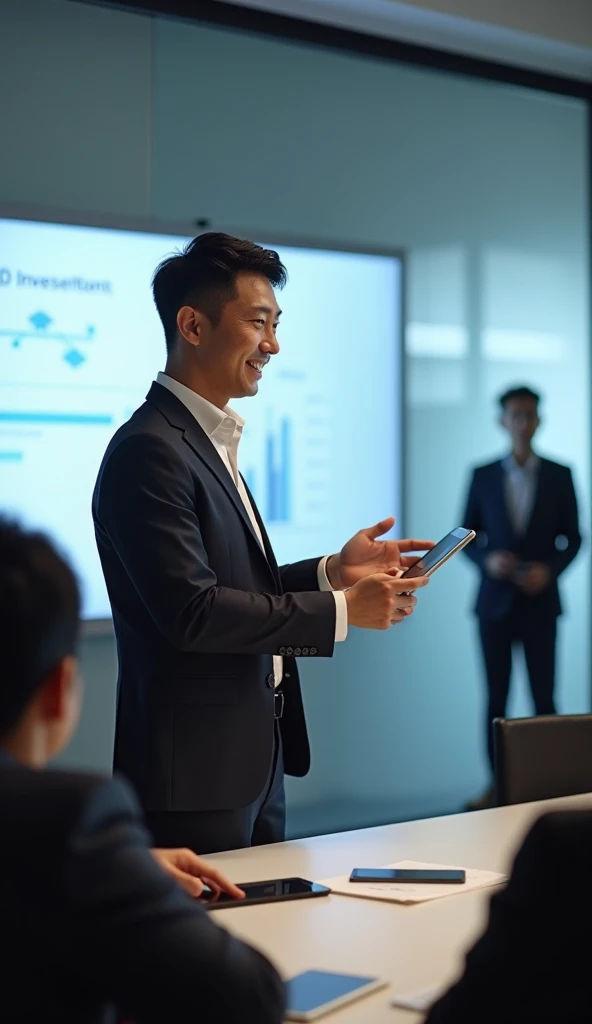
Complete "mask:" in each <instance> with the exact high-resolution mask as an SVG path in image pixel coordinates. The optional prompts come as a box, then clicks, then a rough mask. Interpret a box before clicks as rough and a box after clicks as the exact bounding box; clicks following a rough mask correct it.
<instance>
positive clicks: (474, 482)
mask: <svg viewBox="0 0 592 1024" xmlns="http://www.w3.org/2000/svg"><path fill="white" fill-rule="evenodd" d="M479 489H480V488H479V474H478V472H475V473H473V476H472V478H471V483H470V486H469V493H468V496H467V501H466V505H465V512H464V515H463V520H462V524H463V526H464V528H465V530H474V531H475V533H476V534H477V537H476V539H475V540H474V541H473V543H472V544H467V546H466V548H465V549H464V550H465V554H466V555H467V556H468V557H469V558H470V559H471V561H472V562H474V563H475V565H478V566H479V568H480V569H481V571H482V572H485V559H486V557H487V551H486V549H485V548H484V547H480V546H479V541H480V538H479V534H480V533H482V531H483V520H482V517H481V497H480V494H479Z"/></svg>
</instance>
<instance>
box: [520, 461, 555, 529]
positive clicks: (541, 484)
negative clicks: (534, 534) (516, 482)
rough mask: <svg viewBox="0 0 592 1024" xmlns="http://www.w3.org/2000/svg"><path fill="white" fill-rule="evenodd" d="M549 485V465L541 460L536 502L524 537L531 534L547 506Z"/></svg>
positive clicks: (536, 487)
mask: <svg viewBox="0 0 592 1024" xmlns="http://www.w3.org/2000/svg"><path fill="white" fill-rule="evenodd" d="M549 484H550V479H549V463H548V462H547V461H546V460H545V459H541V462H540V465H539V471H538V473H537V480H536V485H535V493H534V500H533V503H532V508H531V510H530V515H529V517H528V522H527V524H526V528H525V530H524V536H526V535H527V534H529V533H530V531H531V530H532V528H533V526H535V525H536V521H537V519H538V518H539V516H540V515H541V512H542V511H543V509H544V508H545V505H546V504H547V495H548V491H549Z"/></svg>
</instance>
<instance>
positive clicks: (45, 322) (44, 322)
mask: <svg viewBox="0 0 592 1024" xmlns="http://www.w3.org/2000/svg"><path fill="white" fill-rule="evenodd" d="M29 321H30V322H31V323H32V324H33V327H36V328H37V330H38V331H43V330H45V328H46V327H49V325H50V323H52V319H51V317H50V316H48V315H47V313H43V312H42V311H41V310H39V312H38V313H33V316H30V317H29Z"/></svg>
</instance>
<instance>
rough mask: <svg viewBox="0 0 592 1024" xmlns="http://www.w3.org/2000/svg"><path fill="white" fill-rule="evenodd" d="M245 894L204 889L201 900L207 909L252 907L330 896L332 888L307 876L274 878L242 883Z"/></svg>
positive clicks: (240, 885) (241, 887) (241, 886)
mask: <svg viewBox="0 0 592 1024" xmlns="http://www.w3.org/2000/svg"><path fill="white" fill-rule="evenodd" d="M239 889H242V890H243V892H244V894H245V896H244V899H242V900H239V899H236V898H235V897H234V896H229V895H228V893H225V892H220V893H215V892H212V890H211V889H204V891H203V892H202V894H201V896H200V901H201V902H202V903H204V904H205V906H206V910H221V909H222V908H223V907H252V906H253V905H254V904H256V903H280V902H283V901H284V900H303V899H310V898H311V897H315V896H328V895H329V893H330V892H331V890H330V889H329V888H327V886H326V885H319V883H318V882H309V881H308V880H307V879H306V878H273V879H270V880H269V881H266V882H247V883H246V884H245V883H240V884H239Z"/></svg>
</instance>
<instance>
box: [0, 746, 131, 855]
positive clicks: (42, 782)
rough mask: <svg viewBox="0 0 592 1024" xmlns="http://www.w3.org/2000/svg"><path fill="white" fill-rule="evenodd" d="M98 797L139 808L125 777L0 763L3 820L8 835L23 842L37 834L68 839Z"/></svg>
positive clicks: (100, 800)
mask: <svg viewBox="0 0 592 1024" xmlns="http://www.w3.org/2000/svg"><path fill="white" fill-rule="evenodd" d="M94 801H97V803H98V804H101V805H103V806H104V807H107V806H109V805H110V804H111V805H113V806H119V807H120V808H121V807H122V806H124V807H125V808H126V810H127V811H128V813H135V812H136V809H137V804H136V801H135V798H134V796H133V794H132V792H131V790H130V789H129V788H128V786H127V785H126V784H125V783H124V782H123V781H122V780H114V779H107V778H105V777H104V776H101V775H95V774H92V773H87V772H70V771H59V770H51V769H49V770H47V771H42V772H41V771H33V770H32V769H29V768H25V767H21V766H20V765H6V766H5V765H2V766H0V820H1V821H2V826H3V831H4V830H5V831H6V834H12V835H15V836H18V838H19V843H21V844H22V845H23V846H24V845H25V844H26V843H27V841H28V840H30V841H31V842H32V841H34V837H35V836H38V837H39V839H40V840H43V842H46V841H47V840H48V839H50V838H51V837H53V838H54V840H57V839H58V837H60V836H61V837H62V839H63V840H64V842H65V841H66V838H67V836H68V835H69V834H70V833H71V831H72V829H74V828H75V827H76V823H77V821H78V820H79V818H80V816H81V815H82V814H83V811H84V809H85V807H87V806H89V805H92V804H93V802H94Z"/></svg>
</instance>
